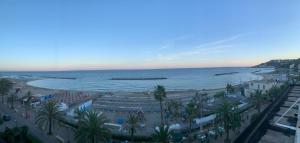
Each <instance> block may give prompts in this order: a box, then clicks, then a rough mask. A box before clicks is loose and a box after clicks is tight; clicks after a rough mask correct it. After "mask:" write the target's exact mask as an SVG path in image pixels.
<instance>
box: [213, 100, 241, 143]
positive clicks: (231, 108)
mask: <svg viewBox="0 0 300 143" xmlns="http://www.w3.org/2000/svg"><path fill="white" fill-rule="evenodd" d="M216 123H217V124H219V125H221V126H223V128H224V129H225V133H226V139H225V143H230V139H229V130H235V129H237V128H239V127H240V126H241V116H240V113H239V110H238V107H237V106H235V105H234V104H232V103H230V101H228V99H225V98H224V99H223V103H222V104H221V106H220V107H218V108H217V111H216Z"/></svg>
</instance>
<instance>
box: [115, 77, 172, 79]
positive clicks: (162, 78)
mask: <svg viewBox="0 0 300 143" xmlns="http://www.w3.org/2000/svg"><path fill="white" fill-rule="evenodd" d="M164 79H168V78H166V77H149V78H147V77H141V78H111V79H110V80H164Z"/></svg>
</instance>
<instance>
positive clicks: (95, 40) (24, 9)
mask: <svg viewBox="0 0 300 143" xmlns="http://www.w3.org/2000/svg"><path fill="white" fill-rule="evenodd" d="M299 6H300V1H299V0H288V1H286V0H185V1H183V0H94V1H92V0H21V1H17V0H0V51H1V52H0V70H78V69H143V68H178V67H179V68H180V67H220V66H251V65H255V64H258V63H260V62H264V61H266V60H270V59H279V58H280V59H286V58H299V57H300V8H299Z"/></svg>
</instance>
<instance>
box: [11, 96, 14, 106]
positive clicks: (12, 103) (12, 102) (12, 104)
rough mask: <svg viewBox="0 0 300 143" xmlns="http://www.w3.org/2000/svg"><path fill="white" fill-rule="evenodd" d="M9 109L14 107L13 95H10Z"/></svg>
mask: <svg viewBox="0 0 300 143" xmlns="http://www.w3.org/2000/svg"><path fill="white" fill-rule="evenodd" d="M11 109H14V97H13V96H11Z"/></svg>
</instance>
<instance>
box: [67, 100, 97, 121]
mask: <svg viewBox="0 0 300 143" xmlns="http://www.w3.org/2000/svg"><path fill="white" fill-rule="evenodd" d="M92 105H93V100H92V99H88V100H86V101H83V102H80V103H78V104H75V105H73V106H70V107H68V109H67V110H65V112H66V114H67V115H68V116H71V117H74V116H75V111H76V110H79V111H81V112H82V111H85V110H87V109H90V108H91V107H92Z"/></svg>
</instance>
